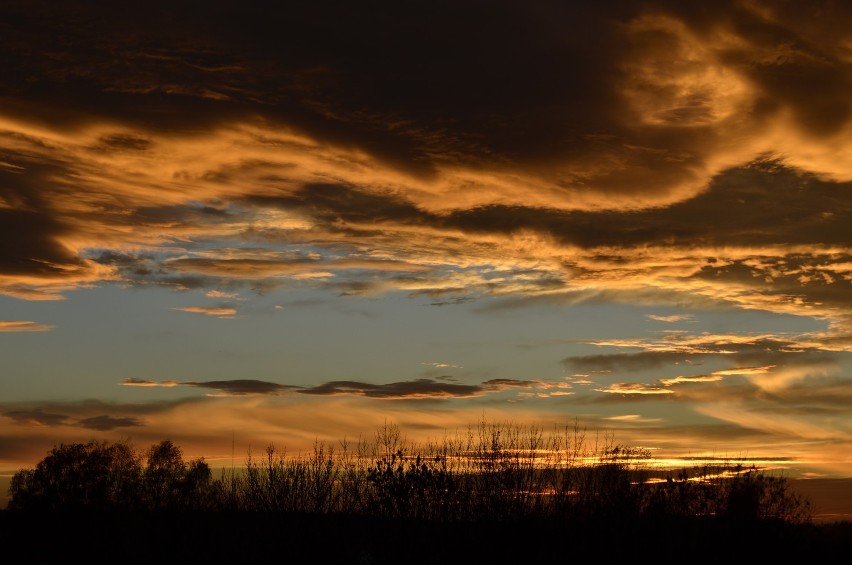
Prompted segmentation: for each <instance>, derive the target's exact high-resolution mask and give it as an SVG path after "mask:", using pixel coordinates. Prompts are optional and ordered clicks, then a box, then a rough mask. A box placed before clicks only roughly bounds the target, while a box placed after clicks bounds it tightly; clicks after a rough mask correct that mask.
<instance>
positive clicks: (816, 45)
mask: <svg viewBox="0 0 852 565" xmlns="http://www.w3.org/2000/svg"><path fill="white" fill-rule="evenodd" d="M820 6H821V8H820V9H819V10H816V12H814V13H819V14H820V15H819V16H818V17H817V16H814V13H810V12H809V13H808V14H807V17H805V16H803V15H802V14H800V13H797V12H798V10H797V9H795V8H788V7H783V8H782V7H772V8H768V7H766V6H763V7H757V5H754V4H750V3H740V2H732V3H726V4H725V5H724V6H720V7H718V8H714V9H712V10H708V11H705V12H702V13H701V14H700V15H699V14H697V13H696V12H694V11H693V10H691V9H688V8H684V7H683V6H682V5H680V4H678V3H671V2H661V3H656V4H654V5H653V6H651V5H645V4H642V3H635V2H627V1H625V2H618V3H617V4H616V5H613V6H610V7H608V8H607V9H606V10H604V9H603V8H595V7H584V8H583V9H582V10H579V11H577V10H572V11H571V12H570V13H567V12H566V11H565V8H564V6H561V5H559V4H558V3H553V4H548V5H547V6H546V9H544V8H543V9H541V10H528V9H521V10H518V9H517V7H511V8H510V7H509V5H508V4H503V3H498V4H496V5H495V6H493V7H492V10H491V13H490V18H492V20H491V21H492V22H493V25H492V26H489V27H488V29H484V30H479V31H478V32H477V34H476V36H475V37H472V36H471V35H470V33H469V30H470V27H469V26H468V25H466V22H467V23H472V22H476V21H478V18H479V14H478V13H477V11H476V10H475V9H474V8H472V7H468V8H461V9H459V7H458V6H453V8H452V9H453V13H454V14H455V18H456V19H455V20H454V23H452V24H449V25H448V24H447V22H446V21H444V20H442V21H441V22H440V24H436V21H434V20H433V19H432V18H433V17H437V14H440V13H441V11H440V10H436V11H435V12H434V14H436V16H433V15H432V14H431V13H430V14H426V15H424V14H419V15H418V17H417V19H416V20H409V19H408V17H407V16H406V15H405V14H404V13H398V12H393V14H391V13H390V12H389V13H387V14H385V15H383V16H382V18H379V19H374V18H368V17H366V16H365V15H364V14H361V13H359V12H358V11H357V10H354V9H349V8H339V9H341V10H343V11H344V13H345V16H344V15H341V19H340V21H346V22H347V25H345V26H344V25H337V24H336V23H331V22H327V24H328V27H327V28H323V29H317V28H315V26H314V23H313V22H315V21H316V16H317V13H316V12H315V9H314V8H308V7H305V8H300V9H299V10H298V11H296V12H294V13H292V14H290V18H291V19H290V20H288V21H290V22H291V23H292V29H291V30H290V31H291V32H290V33H286V34H281V33H280V32H279V29H278V28H277V26H272V25H270V26H266V25H264V24H260V23H258V21H257V19H256V18H252V17H250V16H247V13H248V12H251V11H252V9H253V8H251V7H245V6H241V7H240V8H237V7H230V8H226V7H222V8H221V9H220V10H217V11H211V12H209V13H204V14H192V17H189V15H188V14H185V13H184V9H183V8H180V7H171V8H170V9H169V10H170V13H173V15H175V17H174V18H169V22H173V23H169V24H163V23H162V22H161V21H160V20H161V19H162V18H159V19H157V20H156V21H157V22H158V23H157V24H156V28H157V30H158V31H157V34H156V36H150V37H149V36H147V35H146V34H145V33H143V36H144V37H147V40H148V42H147V43H145V44H146V45H149V46H150V48H151V49H152V50H153V51H155V52H156V53H157V55H156V56H153V55H151V53H142V52H140V51H139V50H138V43H137V42H136V41H135V40H134V41H131V40H130V36H131V35H132V34H131V35H128V34H127V33H123V32H122V30H125V29H126V23H125V22H126V20H125V18H118V17H117V16H116V15H115V14H112V13H99V14H97V17H93V18H89V19H87V21H91V22H92V24H91V26H90V27H86V28H78V27H74V28H71V27H68V26H67V22H69V21H76V18H83V19H86V17H85V14H86V13H87V9H86V8H84V7H82V6H80V5H69V6H68V7H66V8H64V9H63V14H64V15H65V16H64V17H57V18H56V19H51V20H50V21H49V22H46V21H44V20H43V18H41V17H40V16H39V15H38V11H37V10H35V9H34V8H32V7H29V6H27V5H26V4H23V3H20V4H16V5H15V8H14V10H15V14H16V17H17V18H18V20H17V21H19V24H20V25H18V26H16V28H15V29H14V30H7V31H8V32H9V33H10V34H11V36H10V38H9V44H10V46H12V47H10V50H9V51H8V52H7V53H5V54H4V56H3V61H2V62H3V63H4V68H5V69H7V72H6V73H4V78H3V82H2V93H3V96H4V107H5V108H6V110H5V111H4V112H2V113H0V125H1V126H2V127H0V133H2V135H0V147H2V148H3V150H4V156H3V159H2V162H3V166H2V167H0V175H3V186H4V187H5V190H4V193H3V195H2V198H1V199H0V220H2V221H0V226H3V227H2V228H0V229H2V235H3V236H4V237H3V238H2V240H3V241H5V242H7V243H6V245H5V246H3V245H0V266H2V267H3V268H2V269H0V271H2V272H3V275H2V276H0V292H2V293H5V294H7V295H10V296H14V297H17V298H21V299H27V300H32V299H59V298H61V297H62V295H63V293H65V292H67V291H69V290H72V289H74V288H79V287H81V286H85V285H91V284H96V283H100V282H106V281H115V282H118V281H121V282H125V283H127V282H130V283H132V284H158V285H170V286H174V287H178V288H202V289H206V290H208V291H213V289H216V290H215V292H225V291H224V290H219V289H220V288H221V289H225V288H228V289H233V288H245V289H256V290H257V291H260V292H263V291H264V289H267V290H268V289H270V288H281V287H286V286H287V285H290V284H302V283H305V282H308V283H310V284H315V285H318V286H322V287H325V288H332V289H339V290H341V292H343V293H345V294H355V293H363V294H372V293H382V292H388V291H396V290H402V291H407V292H410V293H411V295H412V296H421V295H427V296H430V297H431V298H433V301H432V303H433V304H435V305H444V304H454V303H462V302H465V301H469V300H471V299H475V298H476V297H478V296H483V295H486V296H504V297H510V296H514V297H531V296H532V297H537V298H543V299H553V300H619V299H620V298H625V297H633V298H635V299H637V300H641V299H642V297H646V299H647V300H653V301H654V302H655V303H658V304H669V305H680V306H689V305H698V304H701V305H705V306H706V305H708V304H714V305H716V307H723V306H727V307H737V308H757V309H763V310H768V311H773V312H790V313H793V312H798V313H804V314H807V315H812V316H814V317H818V318H820V319H825V320H830V321H831V322H832V323H833V324H835V326H836V327H837V328H838V331H840V328H841V327H848V325H849V314H848V312H849V301H848V293H847V292H846V290H847V287H848V280H849V279H848V277H849V276H850V275H849V274H850V271H849V268H848V265H850V264H852V258H850V255H849V253H848V250H847V249H846V247H847V246H846V243H847V238H846V237H845V231H844V224H843V220H844V218H845V217H846V214H844V213H843V212H844V211H845V210H847V209H848V203H847V201H846V199H845V196H844V195H845V193H846V192H847V188H848V186H849V183H850V180H852V169H850V168H849V167H848V165H846V163H849V162H852V159H849V158H846V157H849V154H848V152H849V149H848V144H846V143H844V142H843V140H845V139H846V138H847V136H845V135H844V134H848V131H849V129H850V127H852V120H850V119H849V112H850V109H849V108H850V105H849V103H848V101H847V98H846V95H845V93H846V92H848V88H847V87H848V86H849V84H850V83H852V73H850V72H849V68H848V64H847V58H845V56H844V55H843V53H845V51H844V49H843V48H842V46H844V45H846V43H847V42H848V34H847V33H846V32H844V31H841V30H838V29H837V27H836V26H835V25H834V24H833V22H835V21H842V18H843V17H844V15H845V8H841V7H838V6H837V5H834V4H832V5H829V4H825V5H822V4H821V5H820ZM181 14H183V16H186V17H183V16H181ZM825 14H834V15H833V16H826V15H825ZM133 17H134V18H136V19H137V20H138V21H141V22H145V21H152V18H153V16H152V15H151V14H148V13H145V12H144V11H138V12H135V13H134V16H133ZM814 18H816V19H814ZM134 21H136V20H134ZM233 21H240V22H243V23H245V25H246V27H245V28H244V29H243V28H238V27H235V26H234V25H232V22H233ZM806 21H807V22H814V23H813V24H809V25H805V24H804V23H803V22H806ZM176 22H181V24H180V27H178V24H177V23H176ZM335 22H337V20H335ZM36 24H37V25H36ZM356 24H357V26H363V27H361V28H359V30H360V31H359V32H358V35H357V41H346V38H352V39H354V36H353V31H352V30H353V29H355V27H354V26H356ZM436 26H440V28H441V29H443V30H444V32H443V33H442V34H441V36H440V37H442V38H444V39H442V40H440V41H439V40H438V39H437V37H436V36H435V35H434V33H433V30H434V29H435V28H436ZM566 26H567V27H566ZM506 27H511V29H513V37H516V38H517V41H516V42H513V43H512V45H511V46H509V45H506V43H505V41H504V34H503V33H502V32H500V31H499V30H501V29H504V28H506ZM817 28H819V29H820V30H821V31H820V32H819V33H816V32H815V31H814V30H815V29H817ZM134 29H136V28H134ZM140 29H141V28H140ZM396 29H406V30H408V31H407V32H406V33H405V34H400V33H398V32H395V31H393V30H396ZM295 30H298V31H295ZM757 30H760V31H757ZM827 30H831V31H830V32H828V31H827ZM136 33H137V34H138V29H136ZM132 37H136V38H138V37H139V36H138V35H132ZM308 38H310V40H311V41H316V40H317V38H323V40H322V41H320V42H321V43H322V44H323V45H324V46H325V47H324V48H323V49H322V50H321V51H317V52H311V53H306V52H304V51H303V50H301V49H300V48H299V46H300V45H304V44H306V43H305V42H306V41H307V40H308ZM365 38H369V39H365ZM187 42H190V43H191V44H195V43H193V42H200V44H204V45H205V48H204V50H201V51H199V50H198V49H194V48H190V47H188V46H187ZM34 43H35V44H39V45H42V46H43V49H39V50H35V49H31V48H29V47H27V46H28V45H32V44H34ZM590 44H594V45H596V46H597V48H596V49H595V50H594V53H591V52H589V50H588V45H590ZM259 45H264V48H263V49H261V48H260V47H258V46H259ZM388 45H393V46H394V48H393V52H394V53H396V54H397V55H396V56H393V57H388V56H387V53H388V52H389V50H388V48H387V46H388ZM82 52H85V53H86V56H85V57H83V56H81V55H80V53H82ZM375 53H383V54H384V56H382V57H380V58H379V57H375V56H373V55H374V54H375ZM436 60H441V61H444V63H443V64H442V65H440V66H438V67H436V66H435V63H434V61H436ZM59 61H62V63H59ZM528 61H536V62H537V63H536V65H533V66H530V65H529V64H527V62H528ZM470 68H476V69H477V72H476V73H470V72H469V69H470ZM413 69H419V71H415V70H413ZM507 76H510V77H512V79H511V80H510V81H509V82H510V83H511V86H507V82H506V77H507ZM801 77H807V78H808V79H810V80H812V81H814V83H818V84H820V85H821V88H820V89H819V92H814V91H813V89H807V88H803V87H802V84H803V82H805V83H806V82H807V80H804V81H803V80H802V79H801ZM270 85H274V86H270ZM542 85H547V86H546V88H545V87H542ZM59 93H61V95H60V94H59ZM484 93H487V96H485V95H484ZM228 245H231V247H227V246H228ZM264 245H266V246H269V247H270V248H278V249H280V248H281V246H282V245H283V246H292V247H294V248H297V249H298V248H301V247H311V248H312V249H313V251H312V253H317V254H318V255H317V257H316V258H315V257H314V255H311V254H307V255H305V256H303V257H301V258H299V257H298V256H293V257H286V256H284V257H282V256H278V257H276V256H274V255H270V254H266V255H263V254H257V253H255V254H254V255H253V256H252V254H251V253H249V250H250V249H252V248H254V249H260V248H262V247H263V246H264ZM240 246H243V247H245V248H246V250H245V252H244V253H242V254H240V253H236V251H235V250H237V249H239V247H240ZM120 257H124V258H125V259H126V260H120V259H119V258H120ZM131 258H132V260H131ZM227 294H232V293H231V292H227ZM659 321H663V320H659Z"/></svg>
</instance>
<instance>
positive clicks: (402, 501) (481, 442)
mask: <svg viewBox="0 0 852 565" xmlns="http://www.w3.org/2000/svg"><path fill="white" fill-rule="evenodd" d="M587 443H588V442H587V437H586V432H585V430H582V429H580V428H579V427H578V426H576V425H575V426H574V427H566V428H564V429H560V430H554V431H553V432H551V433H548V434H545V433H543V431H542V430H541V429H540V428H535V427H530V428H524V427H520V426H516V425H512V424H500V423H487V422H480V423H479V424H478V425H477V426H474V427H471V428H469V429H468V430H467V431H466V433H460V434H456V435H455V436H454V437H449V438H446V439H444V440H443V441H442V442H438V443H427V444H415V443H412V442H408V441H407V440H406V439H405V438H404V437H402V435H401V433H400V430H399V428H398V427H397V426H395V425H392V424H388V425H385V426H383V427H381V428H380V429H379V430H377V431H376V434H375V437H374V440H373V441H363V440H359V441H358V442H357V443H356V444H354V445H350V444H348V443H347V442H345V441H344V442H341V443H340V444H339V445H329V444H325V443H321V442H317V443H316V444H315V445H314V448H313V450H312V452H311V453H308V454H294V455H289V456H288V455H287V453H286V452H284V451H279V450H278V449H277V448H276V447H275V446H273V445H270V446H268V447H267V449H266V450H265V452H264V453H263V454H262V455H261V456H259V457H258V456H256V455H255V454H252V453H251V452H249V454H248V455H247V458H246V460H245V465H244V466H243V467H242V468H241V469H239V470H230V471H222V473H221V476H219V477H214V476H213V472H212V471H211V469H210V466H209V465H208V464H207V463H206V462H205V461H204V459H193V460H190V461H185V460H184V457H183V453H182V450H181V449H180V448H179V447H178V446H177V445H175V444H174V443H172V442H171V441H170V440H164V441H162V442H160V443H158V444H155V445H153V446H151V447H150V448H149V449H147V450H145V451H142V452H138V451H136V450H135V449H134V448H133V447H132V446H131V445H130V444H129V443H126V442H116V443H107V442H94V441H93V442H89V443H85V444H83V443H79V444H63V445H60V446H58V447H54V448H53V449H52V450H51V451H50V452H49V453H48V455H47V456H46V457H45V458H44V459H43V460H42V461H40V462H39V463H38V464H37V465H36V467H35V468H34V469H24V470H21V471H19V472H18V473H16V474H15V475H14V477H13V479H12V482H11V486H10V489H9V495H10V502H9V504H8V509H9V510H12V511H16V510H20V511H36V512H39V511H47V512H54V511H64V510H92V511H162V510H168V511H204V512H240V513H250V512H254V513H279V514H285V513H289V514H302V515H326V516H329V515H349V516H367V517H375V518H383V519H384V518H387V519H403V520H423V521H431V522H441V523H458V522H465V521H468V522H469V521H477V520H488V521H492V522H494V521H497V522H501V521H502V522H511V521H518V520H524V519H554V518H555V519H575V520H576V519H578V518H595V519H601V518H603V519H606V518H608V517H612V518H617V519H619V520H623V519H625V518H630V517H632V518H662V517H698V516H713V517H726V518H728V519H732V520H738V521H745V520H776V521H782V522H787V523H806V522H809V521H810V519H811V505H810V501H809V500H807V499H806V498H804V497H802V496H800V495H798V494H796V493H795V492H793V491H792V490H791V488H790V485H789V482H788V481H787V480H786V479H785V478H783V477H780V476H773V475H770V474H767V473H765V472H762V471H760V470H758V469H756V468H754V467H751V468H749V467H746V466H744V465H742V464H738V463H736V462H731V463H729V464H725V465H715V466H704V467H700V468H694V469H682V470H680V471H677V472H662V471H655V470H654V469H653V468H652V467H651V466H650V465H648V463H649V462H650V461H649V458H650V454H649V453H648V452H647V451H645V450H642V449H637V448H631V447H627V446H621V445H615V444H614V443H613V442H612V440H611V438H603V439H601V438H599V437H597V438H595V440H594V444H593V445H592V446H591V447H590V446H588V445H587Z"/></svg>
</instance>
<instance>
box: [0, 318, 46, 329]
mask: <svg viewBox="0 0 852 565" xmlns="http://www.w3.org/2000/svg"><path fill="white" fill-rule="evenodd" d="M54 328H55V326H51V325H49V324H40V323H38V322H30V321H26V320H0V332H49V331H51V330H53V329H54Z"/></svg>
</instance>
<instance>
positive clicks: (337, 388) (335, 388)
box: [299, 379, 483, 398]
mask: <svg viewBox="0 0 852 565" xmlns="http://www.w3.org/2000/svg"><path fill="white" fill-rule="evenodd" d="M299 392H300V393H302V394H313V395H340V394H345V395H355V396H366V397H369V398H466V397H472V396H480V395H482V394H483V389H482V387H480V386H477V385H463V384H457V383H449V382H441V381H437V380H432V379H415V380H412V381H400V382H395V383H387V384H369V383H363V382H359V381H331V382H327V383H324V384H321V385H318V386H314V387H309V388H305V389H302V390H300V391H299Z"/></svg>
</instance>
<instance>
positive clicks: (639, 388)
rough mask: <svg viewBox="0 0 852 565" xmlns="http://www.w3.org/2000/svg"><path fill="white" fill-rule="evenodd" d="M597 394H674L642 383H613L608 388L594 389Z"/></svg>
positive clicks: (671, 391) (666, 389)
mask: <svg viewBox="0 0 852 565" xmlns="http://www.w3.org/2000/svg"><path fill="white" fill-rule="evenodd" d="M595 390H596V391H598V392H606V393H610V394H629V395H646V394H650V395H658V394H674V391H673V390H671V389H668V388H662V387H659V386H654V385H646V384H642V383H613V384H611V385H609V386H608V387H604V388H596V389H595Z"/></svg>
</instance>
